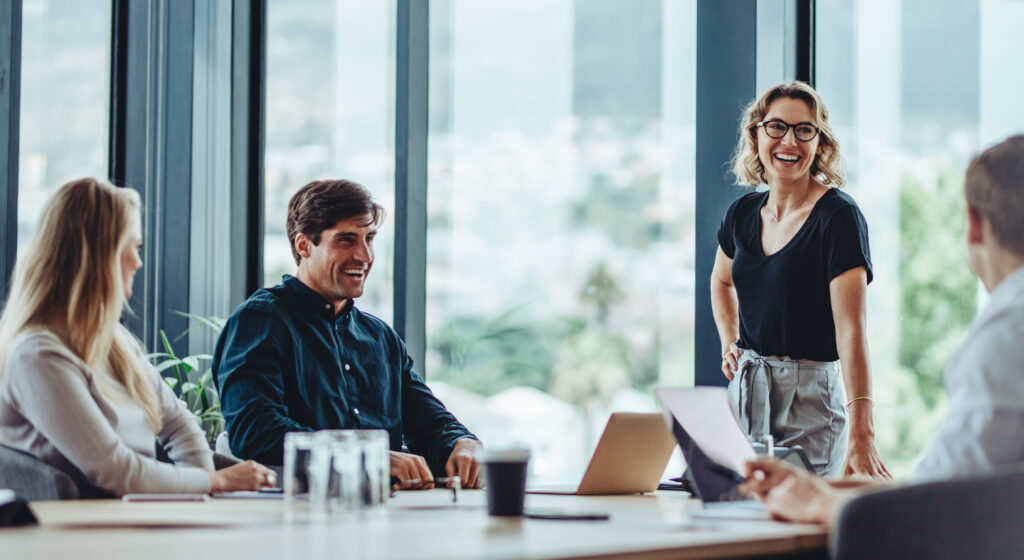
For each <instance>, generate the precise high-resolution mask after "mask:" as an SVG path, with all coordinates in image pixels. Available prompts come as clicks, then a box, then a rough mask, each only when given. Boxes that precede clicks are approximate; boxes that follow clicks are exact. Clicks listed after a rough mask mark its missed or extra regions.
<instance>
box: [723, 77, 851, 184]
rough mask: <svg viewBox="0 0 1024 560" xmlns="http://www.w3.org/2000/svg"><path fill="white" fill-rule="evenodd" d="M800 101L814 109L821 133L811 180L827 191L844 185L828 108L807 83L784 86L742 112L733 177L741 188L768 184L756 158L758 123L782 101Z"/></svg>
mask: <svg viewBox="0 0 1024 560" xmlns="http://www.w3.org/2000/svg"><path fill="white" fill-rule="evenodd" d="M784 97H787V98H790V99H799V100H801V101H803V102H804V103H807V105H808V106H809V107H810V108H811V112H813V113H814V123H815V125H817V127H818V129H819V131H818V137H819V140H818V147H819V148H820V150H821V153H820V154H818V155H817V156H815V158H814V162H813V163H811V177H813V178H814V179H816V180H818V181H819V182H820V183H821V184H823V185H825V186H828V187H842V186H843V184H844V180H843V170H842V160H841V158H840V155H839V142H838V141H837V140H836V135H835V132H833V131H832V126H831V125H830V124H829V123H828V108H827V107H825V102H824V101H822V99H821V96H820V95H818V92H817V91H814V88H812V87H811V86H810V85H808V84H806V83H804V82H785V83H781V84H779V85H777V86H774V87H771V88H769V89H768V90H767V91H765V92H764V93H762V94H761V95H760V96H759V97H758V98H757V99H755V100H754V101H752V102H751V103H750V105H747V107H746V108H745V109H744V110H743V117H742V118H741V120H740V127H741V128H740V140H739V142H737V144H736V150H735V151H734V152H733V154H732V161H731V165H732V173H733V175H734V176H735V177H736V181H737V182H738V183H739V184H741V185H747V186H750V187H756V186H757V185H760V184H761V183H765V182H767V181H766V180H765V177H764V164H763V163H761V158H760V157H759V156H758V154H757V123H759V122H761V121H762V120H764V116H765V115H766V114H767V113H768V107H769V106H770V105H771V104H772V102H773V101H775V100H776V99H780V98H784Z"/></svg>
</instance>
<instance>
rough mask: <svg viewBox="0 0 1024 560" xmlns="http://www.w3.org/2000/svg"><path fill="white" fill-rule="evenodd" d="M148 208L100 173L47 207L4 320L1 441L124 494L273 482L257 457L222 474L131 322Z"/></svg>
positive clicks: (82, 480)
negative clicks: (128, 309) (128, 308)
mask: <svg viewBox="0 0 1024 560" xmlns="http://www.w3.org/2000/svg"><path fill="white" fill-rule="evenodd" d="M139 207H140V202H139V196H138V194H137V193H136V192H135V191H133V190H131V189H122V188H117V187H113V186H111V185H108V184H104V183H100V182H98V181H95V180H93V179H81V180H78V181H73V182H70V183H68V184H66V185H64V186H62V187H61V188H60V190H58V191H57V193H56V194H54V195H53V197H51V198H50V200H49V201H48V202H47V203H46V207H45V208H44V209H43V214H42V217H41V219H40V222H39V225H38V227H37V229H36V232H35V234H34V236H33V237H32V240H31V241H30V243H29V246H28V248H27V250H26V251H25V253H24V254H23V255H22V256H21V257H20V258H19V259H18V262H17V265H16V266H15V269H14V277H13V281H12V286H11V291H10V294H9V297H8V300H7V303H6V305H5V307H4V309H3V315H2V316H0V443H3V444H5V445H8V446H10V447H14V448H16V449H20V450H23V451H27V452H29V453H31V454H33V455H35V456H36V457H38V458H39V459H41V460H42V461H44V462H46V463H48V464H50V465H52V466H54V467H56V468H58V469H61V470H63V471H65V472H67V473H68V474H69V475H71V477H72V478H74V479H75V481H76V482H77V483H78V484H79V485H80V486H83V485H91V486H94V487H97V488H99V489H101V490H104V491H106V492H109V493H111V494H114V495H117V496H120V495H123V494H127V493H137V492H144V493H149V492H224V491H232V490H256V489H259V488H262V487H265V486H273V479H274V475H273V471H271V470H270V469H268V468H266V467H264V466H263V465H260V464H258V463H255V462H253V461H247V462H245V463H240V464H237V465H234V466H231V467H229V468H226V469H222V470H219V471H215V470H214V465H213V454H212V453H211V451H210V448H209V446H208V445H207V443H206V439H205V437H204V435H203V433H202V431H201V430H200V429H199V427H198V426H197V424H196V421H195V419H194V417H193V416H192V415H191V414H190V413H189V412H188V411H187V410H186V409H185V408H184V406H183V404H182V403H181V401H179V400H178V399H177V398H176V397H175V395H174V394H173V393H172V392H171V390H170V389H169V388H168V387H167V386H166V385H165V384H164V383H163V381H162V380H161V379H160V375H159V374H158V373H157V372H156V370H155V369H154V368H153V367H152V366H151V365H150V363H149V362H148V361H147V360H146V358H145V354H144V351H143V349H142V347H141V345H140V344H139V342H138V341H137V340H136V339H135V338H134V337H133V336H132V335H131V334H130V333H129V332H128V330H127V329H126V328H125V327H124V326H122V325H121V324H120V323H119V320H120V318H121V311H122V309H123V308H124V306H125V302H126V300H127V299H128V298H130V297H131V293H132V279H133V278H134V276H135V272H136V271H137V270H138V269H139V268H140V267H141V266H142V260H141V259H140V257H139V248H140V247H141V245H142V227H141V222H142V219H141V215H140V210H139ZM155 440H158V441H159V442H160V443H161V444H162V445H163V446H164V447H165V448H166V449H167V450H168V454H169V456H170V457H171V459H172V460H173V461H174V464H173V465H172V464H169V463H162V462H159V461H157V460H156V458H155V445H154V441H155ZM85 487H88V486H85Z"/></svg>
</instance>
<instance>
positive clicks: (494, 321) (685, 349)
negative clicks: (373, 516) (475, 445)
mask: <svg viewBox="0 0 1024 560" xmlns="http://www.w3.org/2000/svg"><path fill="white" fill-rule="evenodd" d="M695 6H696V3H695V1H684V2H677V1H668V0H666V1H664V2H662V1H644V2H637V1H636V0H593V1H587V2H573V1H571V0H558V1H552V0H494V1H489V2H477V1H469V0H465V1H463V0H448V1H434V2H431V6H430V8H431V11H430V19H431V21H430V38H431V39H430V40H431V52H430V88H431V89H430V136H429V164H428V165H429V171H428V172H429V191H428V192H429V198H428V257H427V267H428V270H427V345H428V355H427V364H426V372H427V375H428V379H429V381H430V384H431V387H432V388H433V389H434V390H435V392H437V393H438V394H439V396H440V397H441V398H442V400H444V401H445V403H446V404H447V405H448V406H449V408H451V409H452V411H453V412H454V413H455V414H456V415H457V416H459V418H460V419H461V420H463V421H464V422H465V423H466V424H467V425H468V426H469V427H470V428H471V429H472V430H474V431H476V432H477V433H478V434H479V435H480V436H481V437H482V438H483V439H484V441H485V442H499V441H507V440H510V439H517V440H520V441H525V442H527V443H529V444H530V445H531V447H532V448H533V452H534V455H533V457H534V458H533V459H532V465H531V476H532V477H533V480H535V481H540V482H544V481H556V482H566V481H570V480H573V479H574V478H575V479H576V480H578V477H579V475H580V474H581V473H582V471H583V468H584V467H585V466H586V463H585V461H586V460H587V459H588V457H589V454H590V452H591V450H592V449H593V445H594V444H595V442H596V440H597V438H598V436H599V435H600V430H601V428H602V427H603V425H604V422H605V420H606V419H607V417H608V414H609V413H610V412H611V411H613V410H616V411H618V410H636V411H644V410H646V411H654V410H657V405H656V403H655V401H654V400H653V395H652V391H651V389H652V387H654V386H655V385H658V384H675V385H682V384H692V382H693V348H692V346H693V305H694V303H693V290H694V262H693V261H694V226H693V220H694V215H693V213H694V122H695V113H694V97H695V76H696V55H695V49H696V46H695V38H694V37H695V16H696V7H695ZM555 426H557V428H555Z"/></svg>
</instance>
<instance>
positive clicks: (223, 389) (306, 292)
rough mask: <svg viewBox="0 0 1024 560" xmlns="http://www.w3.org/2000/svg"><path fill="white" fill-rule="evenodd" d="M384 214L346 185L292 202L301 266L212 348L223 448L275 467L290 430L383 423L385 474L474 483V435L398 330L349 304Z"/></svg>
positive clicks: (317, 189) (324, 187) (253, 301)
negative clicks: (387, 447) (432, 385)
mask: <svg viewBox="0 0 1024 560" xmlns="http://www.w3.org/2000/svg"><path fill="white" fill-rule="evenodd" d="M383 219H384V210H383V208H382V207H381V206H380V205H379V204H377V203H376V202H374V200H373V198H372V197H371V195H370V192H369V191H368V190H367V189H366V188H365V187H363V186H362V185H360V184H358V183H354V182H352V181H344V180H328V181H314V182H312V183H310V184H308V185H306V186H304V187H302V188H301V189H299V191H298V192H297V193H295V196H293V197H292V199H291V202H289V203H288V222H287V231H288V241H289V242H290V244H291V249H292V256H293V257H294V258H295V262H296V264H297V265H298V271H297V272H296V273H295V276H289V275H285V276H284V278H283V279H282V282H281V284H279V285H277V286H274V287H272V288H265V289H261V290H259V291H257V292H256V293H255V294H253V295H252V297H250V298H249V299H248V300H247V301H246V302H245V303H243V304H242V305H241V306H240V307H239V308H238V309H237V310H236V311H235V312H234V314H233V315H231V317H230V318H229V319H228V321H227V324H226V325H225V326H224V331H223V333H222V334H221V336H220V339H219V340H218V341H217V348H216V350H215V352H214V359H213V361H214V365H213V373H214V380H215V382H216V383H217V388H218V389H219V390H220V397H221V408H222V410H223V412H224V418H225V420H226V423H227V431H228V434H229V437H230V443H231V451H232V452H233V453H234V454H235V455H237V456H238V457H240V458H244V459H255V460H258V461H260V462H263V463H265V464H270V465H280V464H281V463H282V452H283V443H284V436H285V434H286V433H288V432H294V431H311V430H320V429H372V428H379V429H384V430H387V431H388V433H389V434H390V437H391V476H392V477H395V478H398V479H400V480H403V481H406V480H412V479H416V480H424V481H430V480H433V477H432V472H431V471H433V472H436V473H441V472H444V473H445V474H447V475H448V476H454V475H458V476H460V477H461V478H462V481H463V485H464V486H467V487H476V486H478V485H479V481H480V468H479V462H478V461H477V458H476V454H477V451H478V450H479V448H480V442H479V441H478V440H477V439H476V436H474V435H473V434H471V433H470V432H469V430H467V429H466V427H465V426H463V425H462V424H461V423H459V421H458V420H456V419H455V417H454V416H452V414H451V413H449V412H448V411H447V410H446V409H445V407H444V405H443V404H441V402H440V401H439V400H438V399H437V398H436V397H435V396H434V394H433V393H432V392H431V391H430V389H429V388H428V387H427V386H426V384H425V383H424V382H423V380H422V379H421V378H420V376H419V375H417V374H416V373H415V372H414V371H413V361H412V359H411V358H410V357H409V355H408V353H407V352H406V348H405V344H404V343H403V342H402V340H401V339H400V338H399V337H398V334H397V333H396V332H395V331H394V330H393V329H392V328H391V327H389V326H388V325H387V324H385V323H384V321H382V320H380V319H378V318H377V317H374V316H373V315H370V314H368V313H364V312H362V311H360V310H359V309H357V308H356V307H355V305H354V300H355V298H358V297H359V296H361V295H362V293H363V287H364V285H365V283H366V279H367V276H368V275H369V273H370V270H371V268H372V267H373V241H374V238H375V237H376V235H377V227H378V226H379V225H380V223H381V222H382V221H383ZM405 449H408V451H409V452H405V451H404V450H405ZM425 486H429V485H425Z"/></svg>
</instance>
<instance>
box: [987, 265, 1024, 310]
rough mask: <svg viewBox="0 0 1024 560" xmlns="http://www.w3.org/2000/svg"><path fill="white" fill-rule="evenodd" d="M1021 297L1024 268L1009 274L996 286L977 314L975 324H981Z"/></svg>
mask: <svg viewBox="0 0 1024 560" xmlns="http://www.w3.org/2000/svg"><path fill="white" fill-rule="evenodd" d="M1021 296H1024V266H1022V267H1020V268H1018V269H1017V270H1014V271H1013V272H1011V273H1010V274H1009V275H1008V276H1007V277H1006V278H1003V281H1002V282H1000V283H999V285H998V286H996V289H995V290H994V291H993V292H992V296H991V297H990V298H989V300H988V304H987V305H986V306H985V308H984V309H983V310H981V312H980V313H979V314H978V319H977V321H976V322H977V323H981V322H983V321H984V320H985V319H986V318H987V317H988V316H989V315H991V314H992V313H997V312H999V311H1000V310H1002V308H1004V307H1006V306H1007V305H1010V304H1011V303H1012V302H1013V301H1015V300H1016V299H1018V298H1020V297H1021Z"/></svg>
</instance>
